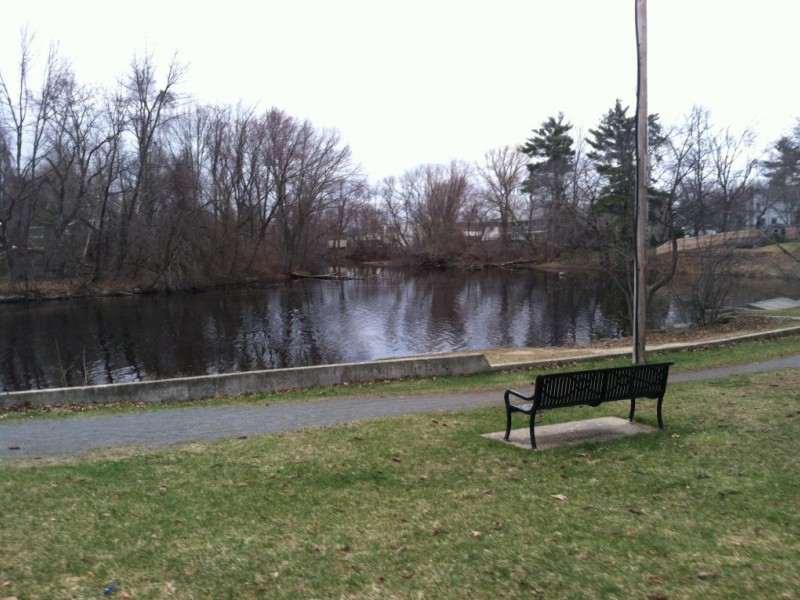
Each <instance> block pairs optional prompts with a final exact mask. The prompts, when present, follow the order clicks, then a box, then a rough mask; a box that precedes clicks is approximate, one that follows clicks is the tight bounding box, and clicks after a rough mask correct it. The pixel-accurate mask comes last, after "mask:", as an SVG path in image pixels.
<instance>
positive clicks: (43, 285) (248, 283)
mask: <svg viewBox="0 0 800 600" xmlns="http://www.w3.org/2000/svg"><path fill="white" fill-rule="evenodd" d="M703 256H704V253H703V252H697V251H687V252H683V253H681V254H679V256H678V265H677V272H676V275H677V276H679V277H687V276H691V275H694V274H697V273H698V272H700V271H701V270H702V269H703V265H702V257H703ZM670 260H671V258H670V257H669V256H668V255H661V256H657V257H652V258H651V262H650V266H651V268H652V269H654V270H657V271H663V270H665V269H667V268H668V266H669V262H670ZM366 264H368V265H369V266H375V265H376V264H377V263H366ZM380 265H381V266H387V267H388V266H392V267H397V268H401V267H402V265H396V264H393V263H390V262H384V263H380ZM453 268H454V269H455V270H458V267H453ZM461 268H462V269H464V270H475V269H528V270H544V271H551V272H552V271H556V272H560V271H585V270H599V269H600V265H599V262H598V261H597V260H596V258H595V257H594V256H593V255H592V254H591V253H587V252H579V253H575V254H572V255H567V254H565V255H563V256H562V257H560V258H559V259H558V260H551V261H546V262H543V261H525V260H516V261H512V262H510V263H494V262H486V263H476V262H475V261H474V258H472V259H471V260H470V262H469V263H464V264H463V265H461ZM728 272H729V275H730V276H731V277H734V278H744V279H759V280H760V279H770V278H774V279H782V280H800V242H786V243H783V244H780V245H778V244H773V245H770V246H765V247H763V248H737V249H731V250H730V264H729V265H728ZM295 275H296V274H295ZM309 275H312V274H309ZM292 278H293V277H292V274H283V275H282V274H278V273H272V274H266V275H263V276H261V277H259V278H247V279H243V280H240V281H227V282H218V283H208V284H206V285H192V286H189V287H187V288H186V289H183V290H179V291H170V292H165V291H164V290H161V289H158V288H154V287H151V286H147V285H144V284H143V283H142V282H133V281H120V280H100V281H97V282H86V281H82V280H77V279H76V280H70V279H63V280H54V281H29V282H25V283H24V284H22V283H20V284H15V285H12V284H10V283H9V282H8V281H5V280H4V281H2V282H0V303H17V302H39V301H44V300H69V299H75V298H107V297H124V296H136V295H147V294H163V293H173V294H193V293H203V292H210V291H219V290H228V289H244V288H259V287H265V286H273V285H276V284H281V283H285V282H286V281H289V280H291V279H292Z"/></svg>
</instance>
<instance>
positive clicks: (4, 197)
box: [0, 31, 71, 282]
mask: <svg viewBox="0 0 800 600" xmlns="http://www.w3.org/2000/svg"><path fill="white" fill-rule="evenodd" d="M33 69H34V57H33V36H31V35H29V34H28V33H27V31H23V32H22V37H21V43H20V59H19V69H18V72H17V79H16V82H15V84H16V87H14V84H11V83H9V81H8V80H7V79H6V78H5V76H3V74H2V73H0V137H3V138H4V140H5V141H4V142H3V144H2V147H3V149H4V150H5V152H6V153H7V159H8V162H7V163H6V166H7V167H10V172H6V173H5V174H4V176H3V178H2V188H0V255H4V256H5V261H6V265H7V267H8V273H9V276H10V279H11V281H12V282H15V281H21V280H22V281H27V280H28V278H29V276H30V264H29V256H30V253H29V250H30V239H29V232H30V227H31V223H32V221H33V218H34V215H35V212H36V203H37V200H38V188H39V186H40V185H41V167H42V165H43V164H44V161H45V158H46V155H47V153H48V150H49V148H48V147H47V144H46V134H47V130H48V127H49V126H50V123H51V120H52V118H53V115H54V112H55V109H56V104H57V101H58V98H59V97H60V96H61V94H62V93H63V89H64V87H65V85H66V83H67V82H68V81H69V80H71V73H70V70H69V67H68V66H67V64H66V63H65V62H64V61H63V60H62V59H61V58H60V57H59V56H58V53H57V51H56V49H55V47H51V48H50V51H49V53H48V56H47V60H46V63H45V66H44V71H43V75H42V83H41V87H39V88H38V89H35V88H34V87H33V86H32V83H31V79H32V77H33V75H34V73H33Z"/></svg>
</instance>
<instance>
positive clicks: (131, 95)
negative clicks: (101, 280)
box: [117, 56, 185, 274]
mask: <svg viewBox="0 0 800 600" xmlns="http://www.w3.org/2000/svg"><path fill="white" fill-rule="evenodd" d="M184 72H185V67H183V66H181V65H180V64H178V62H177V60H176V59H173V61H172V62H171V63H170V65H169V67H168V69H167V74H166V77H165V78H164V82H163V85H159V84H158V79H157V75H156V66H155V64H154V62H153V57H152V56H146V57H144V58H138V57H134V59H133V61H132V62H131V67H130V72H129V73H128V76H127V78H126V79H125V81H124V84H123V87H124V89H125V91H126V92H127V100H128V104H127V115H128V121H127V122H128V126H129V128H130V132H131V134H132V136H133V143H134V146H135V155H134V164H135V167H134V170H133V175H132V179H131V181H130V188H129V189H128V190H127V191H126V193H125V194H124V196H123V207H122V211H121V213H120V219H121V221H120V229H119V249H118V253H117V272H118V273H120V272H121V270H122V267H123V265H124V263H125V261H126V260H127V259H128V257H129V255H130V251H131V249H132V248H131V244H130V242H131V240H130V237H131V228H132V225H133V223H134V219H135V217H137V216H138V215H139V214H142V215H143V216H144V219H145V222H144V225H145V227H146V226H148V225H149V224H151V223H152V220H153V216H154V215H155V212H156V203H157V201H158V198H159V195H158V193H157V177H156V176H157V165H156V164H154V161H153V159H154V157H160V156H162V154H161V153H159V152H154V149H155V148H156V139H157V134H158V133H159V132H160V131H161V128H162V127H163V126H164V125H165V123H167V122H168V121H169V119H170V118H171V117H172V116H173V115H172V112H171V111H172V110H173V109H174V108H176V106H177V103H178V96H177V95H176V93H175V88H176V86H177V85H178V83H179V82H180V80H181V78H182V76H183V74H184ZM140 205H141V206H140ZM139 241H140V242H141V241H143V240H139ZM133 246H135V247H136V249H137V254H138V255H139V257H140V258H141V254H142V252H141V251H142V250H143V248H144V247H145V246H144V244H142V243H138V244H136V243H134V244H133ZM132 262H133V267H134V269H133V274H135V273H136V270H137V269H138V267H139V259H135V260H133V261H132Z"/></svg>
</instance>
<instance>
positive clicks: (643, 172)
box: [633, 0, 649, 364]
mask: <svg viewBox="0 0 800 600" xmlns="http://www.w3.org/2000/svg"><path fill="white" fill-rule="evenodd" d="M636 51H637V58H638V69H637V71H638V82H637V94H636V250H635V253H634V264H635V267H636V273H635V274H634V282H633V299H634V311H635V315H634V322H633V362H634V363H635V364H641V363H643V362H645V334H646V331H647V183H648V180H649V173H648V168H647V0H636Z"/></svg>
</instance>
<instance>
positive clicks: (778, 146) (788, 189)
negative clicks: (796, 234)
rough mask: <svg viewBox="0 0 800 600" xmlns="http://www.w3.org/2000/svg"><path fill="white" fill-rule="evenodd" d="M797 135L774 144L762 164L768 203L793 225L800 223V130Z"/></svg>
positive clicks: (783, 138) (781, 139)
mask: <svg viewBox="0 0 800 600" xmlns="http://www.w3.org/2000/svg"><path fill="white" fill-rule="evenodd" d="M797 134H798V135H796V136H795V138H794V139H792V138H790V137H786V136H784V137H782V138H780V139H779V140H778V141H777V142H775V145H774V146H773V149H772V155H771V157H770V159H769V160H765V161H764V162H763V165H764V170H765V171H764V174H765V176H766V180H767V193H768V202H769V204H770V205H772V206H774V207H776V208H780V209H782V212H783V213H784V218H785V219H786V220H787V221H790V222H793V223H797V222H800V128H798V131H797Z"/></svg>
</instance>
